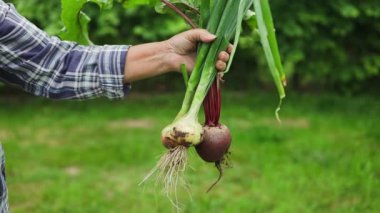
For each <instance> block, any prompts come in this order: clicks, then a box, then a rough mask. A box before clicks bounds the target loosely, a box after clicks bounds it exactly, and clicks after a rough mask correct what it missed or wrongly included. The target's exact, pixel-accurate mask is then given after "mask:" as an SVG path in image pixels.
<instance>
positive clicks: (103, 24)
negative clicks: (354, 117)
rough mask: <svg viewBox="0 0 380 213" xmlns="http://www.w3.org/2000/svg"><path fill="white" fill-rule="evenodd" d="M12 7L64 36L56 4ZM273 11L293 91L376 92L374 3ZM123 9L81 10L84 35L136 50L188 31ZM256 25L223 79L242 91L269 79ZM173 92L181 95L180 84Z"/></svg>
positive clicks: (164, 18)
mask: <svg viewBox="0 0 380 213" xmlns="http://www.w3.org/2000/svg"><path fill="white" fill-rule="evenodd" d="M12 2H14V3H15V5H16V8H17V9H18V10H19V12H20V13H21V14H22V15H24V16H26V17H27V18H28V19H29V20H31V21H33V22H34V23H36V24H37V25H38V26H39V27H41V28H43V29H45V30H46V31H47V32H48V33H50V34H54V35H56V34H58V33H59V31H60V30H61V29H62V27H63V24H62V23H61V21H60V11H61V6H60V0H49V1H48V0H13V1H12ZM118 2H120V1H118ZM141 2H142V3H143V1H141ZM124 3H126V2H124ZM270 4H271V9H272V15H273V18H274V23H275V25H276V33H277V37H278V43H279V46H280V47H281V48H280V51H281V54H280V55H281V56H282V59H283V62H284V71H285V73H286V74H287V77H288V81H289V82H288V83H289V84H290V85H293V86H295V87H298V88H305V87H308V86H316V87H317V88H327V89H337V88H338V89H347V90H356V89H359V88H361V87H364V86H366V87H367V86H368V84H372V85H374V86H376V84H377V83H378V81H376V80H371V79H373V78H374V77H377V76H379V75H380V42H378V37H379V36H378V35H380V8H379V7H378V0H366V1H356V0H337V1H322V2H321V1H309V0H299V1H297V2H295V3H289V2H288V1H285V0H271V1H270ZM124 6H125V4H124ZM124 6H123V7H122V6H121V4H120V3H114V7H113V9H110V10H104V11H102V12H101V13H100V12H99V9H98V7H97V6H96V7H95V6H93V5H85V7H84V8H83V10H84V11H85V13H86V14H88V15H89V17H91V18H92V21H91V22H90V26H89V31H90V38H91V40H92V41H93V42H94V43H96V44H118V43H123V44H137V43H142V42H150V41H157V40H162V39H167V38H168V37H170V36H172V35H174V34H175V33H177V32H180V31H182V30H185V29H188V28H187V26H186V24H185V23H184V22H183V21H182V20H181V19H180V18H178V17H177V16H175V15H173V14H172V13H170V14H166V15H157V14H156V13H155V11H154V10H153V9H152V8H151V7H147V6H138V7H136V5H130V6H131V7H132V8H129V9H125V7H124ZM254 25H255V23H254V22H252V23H249V24H245V25H244V28H245V29H244V32H243V36H242V37H241V39H240V48H239V50H238V52H237V55H238V56H237V58H236V61H235V62H234V64H233V67H232V69H233V72H230V73H229V76H228V78H227V80H228V81H227V83H228V87H230V88H239V89H246V88H250V87H253V86H252V85H265V82H267V81H268V82H269V80H270V79H269V78H268V75H267V73H266V70H267V68H266V67H267V64H266V62H265V58H264V55H263V52H262V50H261V48H258V42H257V41H258V37H257V32H255V31H252V30H249V29H252V27H250V26H254ZM252 47H254V51H253V52H252ZM252 58H255V60H252ZM248 67H249V68H248ZM167 78H169V79H171V78H172V77H171V76H169V77H165V78H159V79H160V80H159V81H158V82H156V83H154V81H149V83H150V84H157V85H159V84H164V82H165V81H166V80H167ZM161 79H162V80H161ZM270 81H271V80H270ZM163 86H164V85H163ZM160 87H162V86H160ZM178 87H180V88H182V84H181V83H179V84H178Z"/></svg>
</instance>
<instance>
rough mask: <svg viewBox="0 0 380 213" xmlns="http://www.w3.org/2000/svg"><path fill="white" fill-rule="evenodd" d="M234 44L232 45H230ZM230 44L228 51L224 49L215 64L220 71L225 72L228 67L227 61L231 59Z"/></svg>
mask: <svg viewBox="0 0 380 213" xmlns="http://www.w3.org/2000/svg"><path fill="white" fill-rule="evenodd" d="M230 46H232V45H230ZM230 46H229V47H228V49H227V51H223V52H220V53H219V56H218V60H217V62H216V64H215V68H216V69H217V70H218V72H223V71H224V70H226V68H227V62H228V60H229V59H230V53H229V52H230V51H232V49H230Z"/></svg>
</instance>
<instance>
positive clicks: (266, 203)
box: [0, 92, 380, 213]
mask: <svg viewBox="0 0 380 213" xmlns="http://www.w3.org/2000/svg"><path fill="white" fill-rule="evenodd" d="M224 96H225V97H224V100H223V101H224V103H223V104H224V105H223V107H224V108H223V109H222V110H223V115H222V120H223V122H224V123H225V124H227V125H228V126H229V127H230V129H231V131H232V134H233V145H232V159H233V168H231V169H229V170H226V172H225V176H224V177H223V179H222V181H221V182H220V183H219V185H217V187H216V188H214V190H213V191H211V192H210V193H208V194H206V193H205V191H206V189H207V188H208V186H209V185H210V184H211V183H212V182H213V181H214V180H215V179H216V178H217V175H218V173H217V171H216V170H215V169H214V168H213V165H212V164H206V163H203V162H202V161H201V160H200V159H199V158H198V157H197V156H196V153H195V152H194V150H191V152H190V153H191V156H190V166H191V168H189V169H188V170H187V171H186V173H187V174H186V175H187V177H188V181H189V183H190V186H191V197H189V195H188V194H187V193H186V192H184V191H181V192H182V193H181V195H180V199H181V200H182V204H183V206H182V212H189V213H190V212H191V213H193V212H196V213H197V212H199V213H204V212H211V213H213V212H218V213H220V212H380V128H379V118H380V100H379V98H378V97H375V96H373V97H353V98H347V97H339V96H336V95H335V96H334V95H327V94H326V95H299V94H290V96H289V97H288V98H287V99H286V102H285V104H284V105H283V109H282V111H281V117H282V119H283V123H282V125H279V124H278V123H277V122H276V120H275V117H274V109H275V106H276V105H277V99H276V95H275V94H274V93H273V94H267V93H264V94H260V93H259V92H252V93H250V94H248V93H244V94H241V93H234V92H229V93H226V94H225V95H224ZM21 97H23V96H21ZM181 98H182V96H181V94H175V93H173V94H155V95H146V94H132V95H131V96H130V97H129V98H128V99H126V100H123V101H107V100H100V99H98V100H91V101H85V102H73V101H49V100H44V99H40V98H34V97H33V98H31V97H23V98H20V97H16V98H11V97H4V96H3V97H2V98H0V141H1V142H2V144H3V147H4V149H5V153H6V160H7V168H6V169H7V181H8V187H9V199H10V207H11V210H12V212H13V213H21V212H25V213H30V212H46V213H55V212H68V213H76V212H78V213H79V212H84V213H88V212H95V213H103V212H104V213H110V212H115V213H119V212H172V207H171V205H170V202H169V201H168V199H167V198H166V197H165V196H163V195H162V194H161V193H160V189H159V188H155V187H154V183H153V182H149V183H148V184H146V185H145V186H138V184H139V182H140V181H141V180H142V178H143V177H144V175H145V174H147V172H148V171H149V170H150V169H151V168H152V167H153V166H154V164H155V162H156V160H157V159H158V157H159V155H160V154H161V153H163V152H164V148H163V147H162V145H161V143H160V131H161V129H162V128H163V127H164V126H165V125H166V124H169V123H170V121H171V119H172V118H174V116H175V114H176V112H177V110H178V109H179V105H180V102H181Z"/></svg>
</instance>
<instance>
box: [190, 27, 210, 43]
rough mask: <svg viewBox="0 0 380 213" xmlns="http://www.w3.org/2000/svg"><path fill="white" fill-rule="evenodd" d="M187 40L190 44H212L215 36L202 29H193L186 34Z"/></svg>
mask: <svg viewBox="0 0 380 213" xmlns="http://www.w3.org/2000/svg"><path fill="white" fill-rule="evenodd" d="M185 36H186V37H187V39H188V40H189V41H191V42H198V41H201V42H206V43H209V42H212V41H214V40H215V38H216V36H215V35H213V34H211V33H209V32H208V31H207V30H204V29H195V30H189V31H187V32H186V35H185Z"/></svg>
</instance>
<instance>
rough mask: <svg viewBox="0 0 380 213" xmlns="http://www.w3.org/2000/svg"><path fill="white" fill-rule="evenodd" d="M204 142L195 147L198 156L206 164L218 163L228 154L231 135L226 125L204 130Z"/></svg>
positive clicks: (207, 127)
mask: <svg viewBox="0 0 380 213" xmlns="http://www.w3.org/2000/svg"><path fill="white" fill-rule="evenodd" d="M203 130H204V134H203V141H202V142H201V143H200V144H199V145H198V146H196V147H195V149H196V150H197V153H198V155H199V156H200V157H201V158H202V159H203V160H204V161H206V162H217V161H219V160H221V159H222V158H223V156H224V155H225V154H226V153H227V152H228V149H229V148H230V144H231V133H230V130H229V129H228V128H227V126H225V125H219V126H215V127H210V126H205V127H204V128H203Z"/></svg>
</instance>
